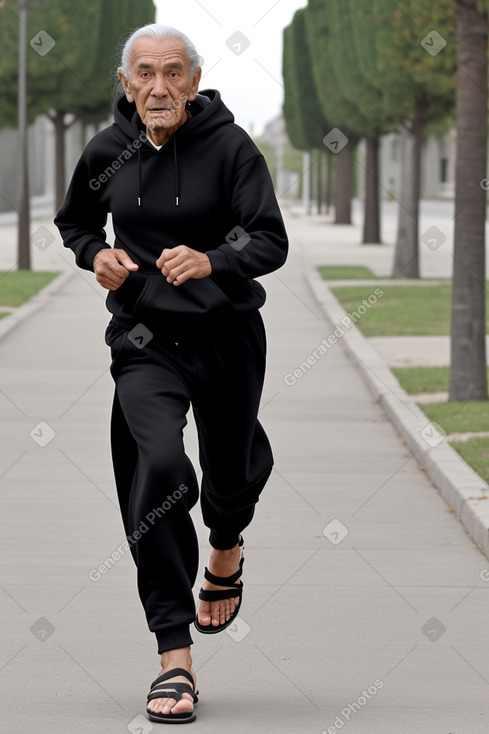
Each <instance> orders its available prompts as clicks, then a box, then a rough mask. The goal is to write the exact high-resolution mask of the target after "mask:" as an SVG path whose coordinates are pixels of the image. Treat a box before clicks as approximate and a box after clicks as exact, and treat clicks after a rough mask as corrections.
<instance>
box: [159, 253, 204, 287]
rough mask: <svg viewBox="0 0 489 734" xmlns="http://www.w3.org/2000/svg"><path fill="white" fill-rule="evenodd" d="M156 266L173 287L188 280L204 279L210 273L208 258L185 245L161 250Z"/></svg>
mask: <svg viewBox="0 0 489 734" xmlns="http://www.w3.org/2000/svg"><path fill="white" fill-rule="evenodd" d="M156 266H157V267H158V268H159V269H160V270H161V272H162V273H163V275H164V276H165V278H166V280H167V281H168V283H173V285H181V284H182V283H185V282H186V281H187V280H189V279H190V278H205V277H207V276H208V275H210V274H211V272H212V268H211V264H210V260H209V258H208V256H207V255H206V254H205V253H204V252H199V251H198V250H192V249H191V248H190V247H187V246H186V245H179V246H178V247H173V248H171V249H168V248H167V249H165V250H163V252H162V253H161V255H160V257H159V258H158V260H157V261H156Z"/></svg>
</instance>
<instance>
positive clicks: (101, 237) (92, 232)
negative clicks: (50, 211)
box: [54, 155, 110, 272]
mask: <svg viewBox="0 0 489 734" xmlns="http://www.w3.org/2000/svg"><path fill="white" fill-rule="evenodd" d="M97 184H98V188H100V183H99V182H98V181H97V180H96V179H92V180H91V179H90V173H89V170H88V165H87V162H86V159H85V155H82V157H81V158H80V160H79V162H78V164H77V166H76V168H75V171H74V173H73V178H72V179H71V183H70V187H69V189H68V193H67V194H66V199H65V201H64V204H63V206H62V207H61V209H60V210H59V212H58V214H57V215H56V218H55V220H54V223H55V225H56V226H57V227H58V229H59V231H60V233H61V237H62V238H63V244H64V246H65V247H69V248H70V249H71V250H73V252H74V253H75V258H76V264H77V265H78V266H79V267H80V268H83V269H84V270H91V271H92V272H93V258H94V257H95V255H96V254H97V252H99V251H100V250H102V249H103V248H109V247H110V245H109V244H108V243H107V241H106V234H105V230H104V227H105V224H106V223H107V209H106V208H105V207H104V206H103V204H102V202H101V201H100V197H99V194H98V190H97Z"/></svg>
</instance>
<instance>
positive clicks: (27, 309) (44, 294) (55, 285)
mask: <svg viewBox="0 0 489 734" xmlns="http://www.w3.org/2000/svg"><path fill="white" fill-rule="evenodd" d="M75 274H76V273H75V272H70V271H66V272H64V273H60V275H58V276H57V277H56V278H54V280H52V281H51V282H50V283H48V284H47V285H45V286H44V288H41V290H40V291H38V292H37V293H36V294H35V295H33V296H32V297H31V298H29V300H28V301H26V302H25V303H23V304H22V305H21V306H18V308H16V309H15V310H14V311H12V313H10V314H9V315H8V316H5V317H4V318H3V319H1V320H0V339H3V338H4V337H5V336H7V334H8V333H10V331H12V329H15V327H16V326H18V324H20V323H22V321H24V319H26V318H28V317H29V316H32V314H34V313H36V312H37V311H40V310H41V308H43V306H45V305H46V304H47V303H48V302H49V301H50V300H51V298H52V297H53V296H54V295H55V294H56V293H57V292H58V291H60V290H61V288H63V287H64V286H65V285H66V284H67V283H68V282H69V281H70V280H71V279H72V278H73V277H74V276H75ZM0 310H1V308H0Z"/></svg>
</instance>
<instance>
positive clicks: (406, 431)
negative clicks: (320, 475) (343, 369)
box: [305, 268, 489, 558]
mask: <svg viewBox="0 0 489 734" xmlns="http://www.w3.org/2000/svg"><path fill="white" fill-rule="evenodd" d="M305 278H306V282H307V284H308V285H309V287H310V289H311V291H312V293H313V295H314V298H315V299H316V301H317V303H318V304H319V306H320V307H321V310H322V312H323V314H324V316H325V318H326V320H327V321H328V322H329V323H330V324H331V325H332V326H333V328H335V327H336V326H337V325H339V324H342V323H343V324H344V321H343V322H342V319H345V317H346V316H347V313H346V311H345V310H344V309H343V307H342V306H341V304H340V303H339V301H338V300H337V299H336V298H335V296H334V295H333V293H332V292H331V290H330V289H329V287H328V286H327V285H326V283H325V281H324V280H323V279H322V278H321V276H320V275H319V273H318V272H317V270H316V269H314V268H309V269H308V270H307V272H306V274H305ZM341 342H342V344H343V347H344V349H345V351H346V352H347V354H348V356H349V357H350V359H351V360H352V361H353V363H354V364H355V366H356V367H357V368H358V369H359V370H360V372H361V374H362V377H363V379H364V380H365V382H366V383H367V386H368V388H369V390H370V392H371V393H372V395H373V397H374V399H375V400H376V402H378V403H379V404H380V406H381V407H382V408H383V410H384V412H385V413H386V415H387V417H388V418H389V420H390V421H391V423H392V424H393V425H394V427H395V429H396V430H397V432H398V433H399V434H400V435H401V436H402V437H403V438H404V440H405V442H406V445H407V446H408V448H409V449H410V451H411V452H412V454H413V456H414V458H416V460H417V461H418V462H419V463H420V464H421V465H422V466H423V468H424V471H425V473H426V474H427V476H428V477H429V478H430V479H431V481H432V482H433V484H434V485H435V487H436V488H437V489H438V491H439V492H440V494H441V495H442V497H443V498H444V499H445V500H446V502H447V503H448V504H449V505H450V507H451V508H452V509H453V510H454V512H455V514H456V516H457V518H458V519H459V520H460V521H461V523H462V524H463V525H464V527H465V529H466V530H467V532H468V534H469V535H470V537H471V538H472V540H473V541H474V542H475V543H476V545H477V546H478V547H479V549H480V550H481V551H482V552H483V553H484V554H485V555H486V556H487V557H488V558H489V532H488V528H489V485H488V484H487V483H486V482H485V481H484V480H483V479H482V478H481V477H480V476H479V475H478V474H476V473H475V472H474V470H473V469H471V468H470V466H469V465H468V464H466V463H465V461H464V460H463V459H462V457H461V456H460V455H459V454H457V452H456V451H455V449H452V447H451V446H450V445H449V443H448V441H446V440H445V435H444V432H440V431H439V430H438V427H437V426H436V424H433V423H430V422H429V421H428V418H427V417H426V416H425V414H424V413H423V412H422V410H421V409H420V408H419V407H418V405H416V403H415V402H414V401H413V400H412V399H411V397H410V396H409V395H408V394H407V392H406V391H405V390H404V389H403V388H402V387H401V386H400V384H399V382H398V381H397V379H396V378H395V377H394V375H393V374H392V372H391V370H390V369H389V367H388V365H387V364H386V362H384V360H383V359H382V357H381V356H380V354H379V353H378V352H377V351H376V350H375V349H374V348H373V347H372V346H371V344H370V343H369V342H368V340H367V339H366V338H365V337H364V336H363V334H362V333H361V331H360V330H359V329H358V328H357V327H356V326H355V325H354V323H353V321H352V322H351V323H350V326H349V327H348V330H345V334H344V336H342V337H341ZM440 428H441V427H440ZM485 498H487V499H485Z"/></svg>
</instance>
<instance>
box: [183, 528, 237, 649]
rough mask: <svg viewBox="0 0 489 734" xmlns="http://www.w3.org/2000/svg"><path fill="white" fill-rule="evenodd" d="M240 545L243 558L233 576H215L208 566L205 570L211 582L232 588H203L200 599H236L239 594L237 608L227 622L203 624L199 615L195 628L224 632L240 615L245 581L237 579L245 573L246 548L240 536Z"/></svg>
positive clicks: (206, 633) (211, 631)
mask: <svg viewBox="0 0 489 734" xmlns="http://www.w3.org/2000/svg"><path fill="white" fill-rule="evenodd" d="M238 545H239V546H240V548H241V558H240V560H239V568H238V570H237V571H236V573H233V574H232V575H231V576H226V577H225V576H214V574H213V573H211V572H210V571H209V569H208V568H207V567H206V569H205V571H204V578H205V580H206V581H209V582H210V583H211V584H215V585H216V586H231V587H232V588H230V589H223V590H222V591H218V590H217V589H213V590H212V591H207V590H206V589H201V590H200V591H199V599H201V600H202V601H211V602H212V601H222V600H223V599H235V598H236V597H237V596H238V597H239V601H238V604H237V605H236V609H235V610H234V612H233V613H232V614H231V616H230V618H229V619H228V621H227V622H223V623H222V624H218V625H215V626H214V625H213V624H212V622H211V624H206V625H201V624H200V623H199V619H198V616H196V617H195V621H194V625H195V628H196V629H197V630H198V631H199V632H202V633H203V634H204V635H215V634H217V632H222V630H224V629H226V627H229V625H231V624H232V623H233V622H234V620H235V619H236V617H237V616H238V613H239V609H240V607H241V601H242V598H243V582H241V583H240V584H237V583H236V581H237V580H238V579H239V577H240V576H241V574H242V573H243V563H244V557H243V549H244V540H243V538H242V537H241V536H240V538H239V543H238Z"/></svg>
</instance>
